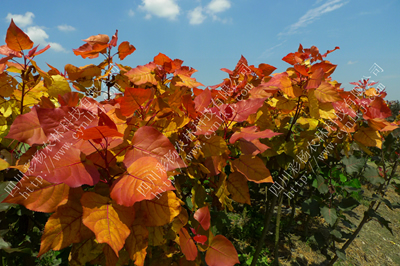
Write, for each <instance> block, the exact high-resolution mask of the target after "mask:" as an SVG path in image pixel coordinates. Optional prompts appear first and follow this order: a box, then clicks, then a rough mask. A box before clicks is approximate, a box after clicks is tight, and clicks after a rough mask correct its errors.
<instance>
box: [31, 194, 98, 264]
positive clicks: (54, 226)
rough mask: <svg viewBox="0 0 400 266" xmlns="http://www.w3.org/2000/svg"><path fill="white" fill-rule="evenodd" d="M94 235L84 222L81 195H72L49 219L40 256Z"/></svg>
mask: <svg viewBox="0 0 400 266" xmlns="http://www.w3.org/2000/svg"><path fill="white" fill-rule="evenodd" d="M78 195H79V193H78ZM80 195H81V194H80ZM92 235H93V234H92V232H90V230H89V229H88V228H87V227H86V226H84V225H83V223H82V206H81V204H80V202H79V196H77V195H72V196H71V198H70V199H69V200H68V202H67V203H66V204H65V205H62V206H60V207H58V208H57V211H56V212H55V213H54V214H53V215H51V216H50V218H49V219H48V220H47V223H46V225H45V227H44V232H43V235H42V241H41V244H40V251H39V254H38V257H40V256H41V255H43V254H44V253H46V252H47V251H49V250H50V249H53V250H61V249H63V248H65V247H68V246H69V245H71V244H72V243H79V242H81V241H83V240H85V239H87V238H89V237H91V236H92Z"/></svg>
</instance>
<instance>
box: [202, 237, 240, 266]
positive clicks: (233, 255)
mask: <svg viewBox="0 0 400 266" xmlns="http://www.w3.org/2000/svg"><path fill="white" fill-rule="evenodd" d="M206 262H207V265H208V266H233V265H235V264H236V263H240V261H239V258H238V254H237V252H236V249H235V247H234V246H233V245H232V243H231V242H230V241H229V240H228V239H227V238H226V237H224V236H222V235H217V236H215V237H214V238H213V240H212V241H211V244H210V248H209V249H208V250H207V253H206Z"/></svg>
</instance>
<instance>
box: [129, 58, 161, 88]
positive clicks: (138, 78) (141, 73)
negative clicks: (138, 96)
mask: <svg viewBox="0 0 400 266" xmlns="http://www.w3.org/2000/svg"><path fill="white" fill-rule="evenodd" d="M156 67H157V65H156V64H155V63H153V62H151V63H148V64H147V65H144V66H138V67H136V68H132V69H131V70H129V71H128V72H127V73H125V75H126V76H127V77H128V78H129V80H130V81H132V82H133V83H134V84H135V85H142V84H146V83H147V82H148V83H150V84H153V85H157V80H156V77H155V74H154V69H155V68H156Z"/></svg>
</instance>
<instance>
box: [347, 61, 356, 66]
mask: <svg viewBox="0 0 400 266" xmlns="http://www.w3.org/2000/svg"><path fill="white" fill-rule="evenodd" d="M357 62H358V61H351V60H350V61H349V62H347V64H348V65H354V64H355V63H357Z"/></svg>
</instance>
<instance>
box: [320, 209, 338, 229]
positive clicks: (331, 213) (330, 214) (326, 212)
mask: <svg viewBox="0 0 400 266" xmlns="http://www.w3.org/2000/svg"><path fill="white" fill-rule="evenodd" d="M321 214H322V216H323V217H324V219H325V221H326V222H327V223H328V224H330V225H331V226H333V225H334V224H335V222H336V220H337V215H336V210H335V209H333V208H328V207H327V206H325V207H323V208H321Z"/></svg>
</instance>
